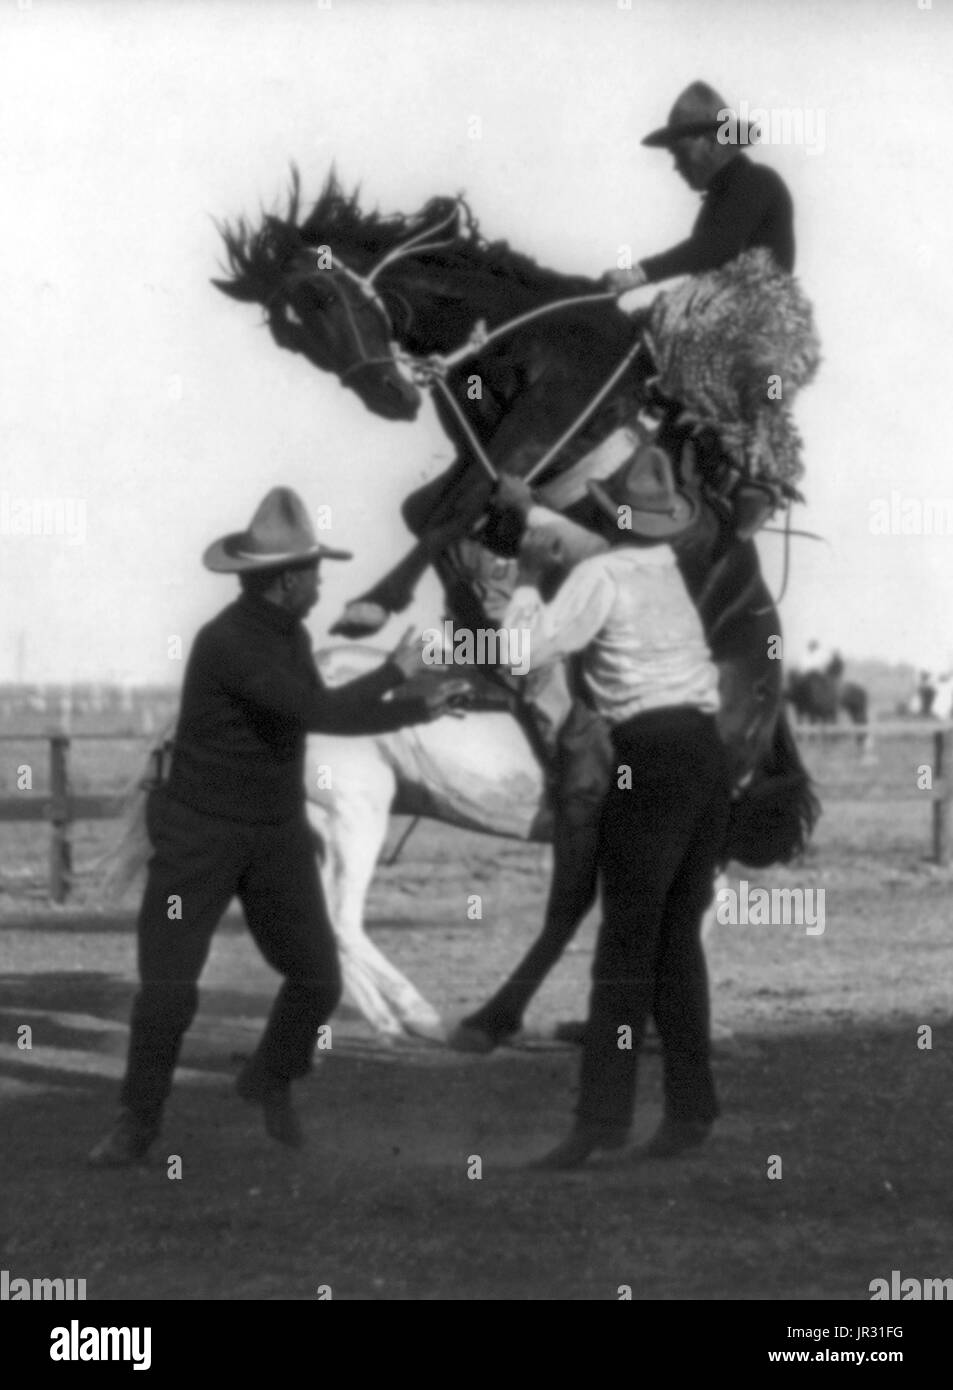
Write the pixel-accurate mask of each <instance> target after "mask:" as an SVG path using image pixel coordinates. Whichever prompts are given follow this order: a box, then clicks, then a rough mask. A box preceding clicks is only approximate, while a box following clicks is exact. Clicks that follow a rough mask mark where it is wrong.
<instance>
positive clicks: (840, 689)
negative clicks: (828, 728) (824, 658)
mask: <svg viewBox="0 0 953 1390" xmlns="http://www.w3.org/2000/svg"><path fill="white" fill-rule="evenodd" d="M843 670H844V663H843V661H842V660H841V658H840V657H836V656H835V657H834V658H833V660H832V661H831V662H830V663H829V665H828V666H827V668H826V669H825V670H823V671H791V672H789V674H788V678H787V682H786V685H785V688H784V698H785V700H787V701H788V703H789V704H790V705H791V706H792V708H793V709H794V712H795V717H796V719H797V721H798V722H799V723H805V724H811V725H816V724H836V723H838V721H839V718H840V714H841V711H843V712H844V713H845V714H846V715H847V717H848V719H849V720H850V722H851V724H853V725H856V726H857V728H858V732H857V738H856V740H855V742H856V745H857V747H858V748H861V749H863V751H864V752H865V753H867V754H869V753H870V752H871V748H872V743H871V737H870V732H869V730H868V728H867V724H868V721H869V705H870V700H869V697H868V694H867V690H866V689H865V687H864V686H862V685H858V684H857V682H856V681H845V680H844V679H843Z"/></svg>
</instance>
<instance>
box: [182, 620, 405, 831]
mask: <svg viewBox="0 0 953 1390" xmlns="http://www.w3.org/2000/svg"><path fill="white" fill-rule="evenodd" d="M402 680H403V675H402V674H401V672H400V671H399V670H398V668H397V667H396V666H393V665H391V664H390V663H389V662H385V663H384V664H383V665H382V666H380V667H378V669H377V670H376V671H372V672H371V673H370V674H369V675H366V676H361V677H360V678H359V679H358V680H354V681H350V682H349V683H348V684H347V685H344V686H340V687H338V688H336V689H334V690H329V689H328V688H327V687H326V686H325V685H324V684H323V682H322V681H321V678H320V676H319V675H318V672H317V669H316V667H315V664H314V658H313V656H312V654H311V644H310V641H309V639H308V633H307V631H306V629H305V628H304V626H303V625H302V624H301V623H300V622H299V621H298V619H297V618H295V617H293V616H292V615H291V614H290V613H287V612H285V611H284V609H282V608H279V607H278V606H277V605H276V604H273V603H270V602H269V601H268V600H267V599H263V598H259V597H257V596H254V595H250V594H243V595H242V596H241V598H239V599H237V600H236V601H235V602H234V603H231V604H229V606H228V607H227V608H225V609H223V610H222V612H221V613H219V614H218V616H217V617H216V618H213V619H212V621H211V622H209V623H206V625H205V626H204V627H203V628H202V629H201V630H200V631H199V633H198V635H197V636H196V639H195V642H194V644H193V646H192V651H191V653H190V655H189V660H188V665H187V666H186V671H185V683H184V686H183V691H182V705H181V709H180V712H179V722H178V727H177V729H176V736H175V747H174V751H173V755H172V767H171V771H170V774H169V780H168V783H167V784H166V791H167V794H168V795H169V796H171V797H174V798H175V799H176V800H177V801H182V802H184V803H185V804H186V805H187V806H191V807H193V808H194V809H195V810H197V811H202V812H204V813H205V814H206V815H210V816H220V817H223V818H226V819H229V820H236V821H245V822H254V823H261V824H273V823H275V822H277V821H280V820H282V819H284V818H285V817H286V816H291V815H294V814H295V813H297V812H300V811H301V809H302V807H303V803H304V781H303V777H304V754H305V739H306V735H307V734H308V732H315V733H327V734H372V733H383V732H386V731H388V730H391V729H399V728H401V727H403V725H405V724H415V723H420V722H422V721H423V720H425V719H426V718H427V717H428V716H427V712H426V707H425V705H424V703H423V701H422V700H419V699H402V700H399V701H395V700H392V701H389V702H386V703H385V702H383V701H382V700H381V696H382V695H384V694H385V693H386V692H387V691H388V690H391V689H393V687H394V686H397V685H399V684H400V683H401V682H402Z"/></svg>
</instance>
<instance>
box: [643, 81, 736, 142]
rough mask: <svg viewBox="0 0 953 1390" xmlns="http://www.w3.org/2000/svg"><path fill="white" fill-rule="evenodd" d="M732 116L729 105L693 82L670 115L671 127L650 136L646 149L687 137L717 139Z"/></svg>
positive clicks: (701, 83)
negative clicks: (716, 135) (701, 136)
mask: <svg viewBox="0 0 953 1390" xmlns="http://www.w3.org/2000/svg"><path fill="white" fill-rule="evenodd" d="M730 115H731V111H730V108H729V107H728V105H727V103H726V102H725V101H724V100H723V99H722V98H721V97H720V96H719V95H718V93H717V92H716V91H715V89H714V87H709V85H708V83H707V82H693V83H692V84H691V86H690V87H686V88H685V90H684V92H681V93H680V94H679V96H678V98H677V100H676V102H675V105H674V106H673V107H672V109H671V111H670V112H669V113H668V124H667V125H663V126H659V128H658V130H653V131H652V132H651V134H650V135H646V137H645V139H644V140H643V141H642V144H643V145H653V146H663V147H664V146H666V145H671V144H673V143H674V142H675V141H676V140H681V139H682V138H683V137H684V136H686V135H713V134H714V133H715V131H716V130H720V129H721V128H722V127H723V126H724V125H725V122H726V121H727V120H728V118H729V117H730Z"/></svg>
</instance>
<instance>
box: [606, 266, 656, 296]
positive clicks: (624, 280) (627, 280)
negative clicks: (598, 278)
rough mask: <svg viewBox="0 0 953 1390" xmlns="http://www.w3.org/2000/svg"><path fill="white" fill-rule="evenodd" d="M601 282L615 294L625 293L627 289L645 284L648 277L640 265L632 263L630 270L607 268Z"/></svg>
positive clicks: (635, 288)
mask: <svg viewBox="0 0 953 1390" xmlns="http://www.w3.org/2000/svg"><path fill="white" fill-rule="evenodd" d="M602 283H603V284H604V285H605V287H606V289H608V290H612V291H613V292H614V293H615V294H627V293H628V291H629V290H637V289H639V288H641V286H642V285H645V284H647V283H648V277H647V276H646V274H645V271H644V270H643V269H642V267H641V266H640V265H634V266H633V267H632V269H631V270H607V271H606V272H605V274H604V275H603V277H602Z"/></svg>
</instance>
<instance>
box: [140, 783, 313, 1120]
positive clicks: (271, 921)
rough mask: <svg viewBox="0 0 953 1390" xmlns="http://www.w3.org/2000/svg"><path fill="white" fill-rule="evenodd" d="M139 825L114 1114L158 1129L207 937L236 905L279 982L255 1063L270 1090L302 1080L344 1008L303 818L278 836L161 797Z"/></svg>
mask: <svg viewBox="0 0 953 1390" xmlns="http://www.w3.org/2000/svg"><path fill="white" fill-rule="evenodd" d="M146 818H147V825H148V829H149V835H150V838H151V840H152V845H153V851H154V852H153V855H152V858H151V860H150V861H149V878H148V882H147V884H146V889H145V894H144V896H143V900H142V907H141V909H140V912H139V923H138V933H139V976H140V980H141V988H140V990H139V993H138V994H137V996H136V1000H135V1003H134V1005H133V1010H132V1023H131V1034H130V1039H129V1057H128V1062H127V1067H126V1077H125V1081H124V1082H123V1087H122V1094H121V1103H122V1104H123V1105H124V1106H126V1107H128V1108H129V1109H130V1110H132V1111H134V1112H135V1113H136V1114H137V1115H138V1116H140V1117H141V1118H142V1119H144V1120H147V1121H156V1122H157V1121H158V1119H159V1116H160V1115H161V1112H162V1106H163V1104H164V1102H165V1100H166V1098H167V1097H168V1094H169V1091H170V1090H171V1087H172V1074H173V1072H174V1071H175V1066H176V1062H177V1061H178V1056H179V1051H180V1048H181V1045H182V1038H183V1036H184V1034H185V1032H186V1030H187V1029H188V1027H189V1025H190V1023H191V1022H192V1019H193V1018H194V1017H195V1011H196V1009H197V1007H198V980H199V976H200V975H201V973H202V969H203V967H204V965H205V961H206V959H207V957H208V952H209V947H210V946H211V942H212V936H213V934H214V932H215V928H216V927H217V926H218V923H219V921H220V919H221V917H222V915H223V913H224V912H225V909H226V908H227V907H228V905H229V903H230V902H231V900H232V898H233V897H236V896H237V897H238V899H239V901H240V902H241V904H242V907H243V908H244V911H245V920H246V922H247V923H248V928H249V930H250V932H251V934H252V936H253V937H254V939H255V943H256V945H257V946H258V949H259V950H260V951H261V953H262V955H263V956H264V958H265V960H266V961H267V962H268V964H269V965H271V966H273V967H274V969H275V970H277V971H278V972H279V973H280V974H282V975H283V976H284V977H285V979H284V984H283V985H282V987H281V989H280V991H279V993H278V997H277V998H276V1000H275V1003H274V1006H273V1007H272V1010H271V1015H270V1017H269V1019H268V1024H267V1026H266V1028H265V1032H264V1035H263V1037H262V1039H261V1042H260V1043H259V1046H258V1050H257V1053H256V1060H257V1062H258V1063H259V1064H260V1066H261V1067H262V1068H263V1069H264V1070H265V1071H267V1072H269V1073H271V1074H272V1075H274V1077H275V1078H277V1079H279V1080H288V1081H290V1080H292V1079H293V1078H295V1077H300V1076H304V1075H305V1074H306V1072H307V1071H308V1070H309V1068H310V1066H311V1059H312V1054H313V1051H314V1045H315V1042H316V1040H317V1036H318V1029H319V1028H320V1026H321V1024H322V1023H324V1021H325V1020H326V1019H327V1018H328V1017H329V1016H330V1015H331V1014H332V1013H333V1011H334V1009H335V1007H336V1006H337V1003H338V1001H339V999H340V997H341V973H340V967H339V964H338V957H337V948H336V945H335V941H334V934H333V931H332V929H331V924H330V922H329V920H328V915H327V910H326V908H325V904H324V895H323V892H322V889H321V883H320V880H319V878H318V870H317V864H316V862H315V844H314V839H313V836H312V833H311V830H310V828H309V826H308V823H307V820H306V819H305V814H304V809H303V808H302V811H301V814H300V816H295V817H293V818H292V819H290V820H286V821H282V822H281V823H279V824H277V825H246V824H243V823H241V822H239V821H225V820H219V819H217V818H214V817H211V816H206V815H203V814H201V813H200V812H198V811H194V810H192V809H191V808H190V807H188V806H184V805H183V804H182V803H181V802H178V801H174V800H173V799H172V798H171V797H169V796H168V795H167V794H166V793H165V792H164V791H163V790H161V789H160V790H154V791H152V792H151V793H150V794H149V801H148V804H147V808H146ZM178 903H181V909H180V912H181V915H180V916H177V912H178V911H179V908H178Z"/></svg>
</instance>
